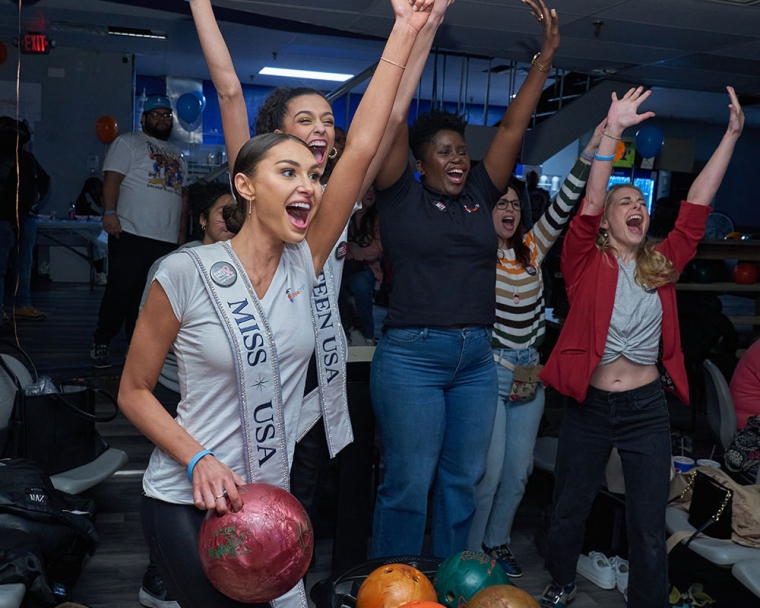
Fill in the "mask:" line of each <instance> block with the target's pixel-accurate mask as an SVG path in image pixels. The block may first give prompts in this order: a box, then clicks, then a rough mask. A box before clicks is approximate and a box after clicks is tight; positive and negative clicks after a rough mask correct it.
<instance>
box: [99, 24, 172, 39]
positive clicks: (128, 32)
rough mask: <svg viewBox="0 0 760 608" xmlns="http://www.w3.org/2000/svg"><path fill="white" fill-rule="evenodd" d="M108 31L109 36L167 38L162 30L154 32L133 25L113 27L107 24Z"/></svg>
mask: <svg viewBox="0 0 760 608" xmlns="http://www.w3.org/2000/svg"><path fill="white" fill-rule="evenodd" d="M108 33H109V34H110V35H111V36H129V37H131V38H153V39H156V40H166V38H167V36H166V34H165V33H163V32H154V31H153V30H143V29H138V28H134V27H113V26H110V25H109V26H108Z"/></svg>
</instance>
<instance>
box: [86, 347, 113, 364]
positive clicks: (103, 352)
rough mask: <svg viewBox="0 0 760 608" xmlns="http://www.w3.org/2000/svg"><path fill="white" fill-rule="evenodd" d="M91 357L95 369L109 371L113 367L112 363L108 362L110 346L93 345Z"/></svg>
mask: <svg viewBox="0 0 760 608" xmlns="http://www.w3.org/2000/svg"><path fill="white" fill-rule="evenodd" d="M90 357H91V358H92V366H93V367H94V368H95V369H107V368H109V367H111V362H110V361H109V360H108V344H93V345H92V350H91V351H90Z"/></svg>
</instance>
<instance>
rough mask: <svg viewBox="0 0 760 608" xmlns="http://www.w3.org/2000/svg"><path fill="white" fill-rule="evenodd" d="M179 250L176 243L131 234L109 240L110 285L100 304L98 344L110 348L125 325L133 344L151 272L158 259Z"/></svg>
mask: <svg viewBox="0 0 760 608" xmlns="http://www.w3.org/2000/svg"><path fill="white" fill-rule="evenodd" d="M176 248H177V244H176V243H167V242H164V241H156V240H154V239H146V238H144V237H141V236H135V235H134V234H129V233H127V232H122V233H121V234H120V235H119V238H114V237H113V236H109V237H108V284H107V285H106V290H105V293H104V294H103V299H102V300H101V302H100V310H99V311H98V326H97V327H96V328H95V333H94V334H93V336H92V339H93V342H95V344H110V343H111V340H112V339H113V338H115V337H116V335H117V334H118V333H119V331H120V330H121V327H122V325H123V326H124V331H125V332H126V334H127V341H128V342H131V341H132V334H133V333H134V331H135V324H136V323H137V315H138V314H139V312H140V299H141V298H142V293H143V290H144V289H145V281H146V279H147V278H148V270H150V267H151V265H152V264H153V262H155V261H156V260H157V259H158V258H160V257H161V256H164V255H167V254H168V253H171V252H172V251H174V250H175V249H176Z"/></svg>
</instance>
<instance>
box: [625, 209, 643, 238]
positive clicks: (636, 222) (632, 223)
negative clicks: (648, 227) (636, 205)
mask: <svg viewBox="0 0 760 608" xmlns="http://www.w3.org/2000/svg"><path fill="white" fill-rule="evenodd" d="M625 225H626V226H628V229H629V230H630V231H631V232H633V233H634V234H641V233H642V230H643V227H644V216H643V215H640V214H638V213H637V214H635V215H632V216H630V217H629V218H628V219H627V220H625Z"/></svg>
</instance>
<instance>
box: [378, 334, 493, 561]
mask: <svg viewBox="0 0 760 608" xmlns="http://www.w3.org/2000/svg"><path fill="white" fill-rule="evenodd" d="M490 344H491V329H490V328H485V327H469V328H464V329H436V328H425V327H414V328H393V329H388V330H387V331H386V332H385V333H384V334H383V336H382V338H381V339H380V343H379V344H378V346H377V349H376V351H375V357H374V359H373V360H372V372H371V379H370V381H371V384H370V385H371V391H372V405H373V407H374V410H375V415H376V417H377V424H378V428H379V429H380V433H381V436H382V441H383V448H384V455H385V476H384V479H383V483H382V484H381V485H380V489H379V491H378V496H377V502H376V504H375V518H374V525H373V530H372V555H373V557H382V556H389V555H419V554H420V553H421V551H422V543H423V540H424V536H425V521H426V517H427V502H428V493H429V491H430V488H431V487H432V486H433V480H434V479H435V482H436V483H435V489H434V493H433V508H432V511H433V513H432V552H433V555H435V556H437V557H448V556H449V555H451V554H453V553H457V552H459V551H463V550H465V549H466V548H467V533H468V532H469V529H470V523H471V522H472V516H473V514H474V512H475V486H476V485H477V483H478V482H479V481H480V480H481V478H482V477H483V474H484V472H485V464H486V452H487V450H488V441H489V439H490V437H491V429H492V425H493V419H494V414H495V409H496V399H497V396H498V386H497V380H496V368H495V366H494V362H493V355H492V354H491V346H490Z"/></svg>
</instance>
